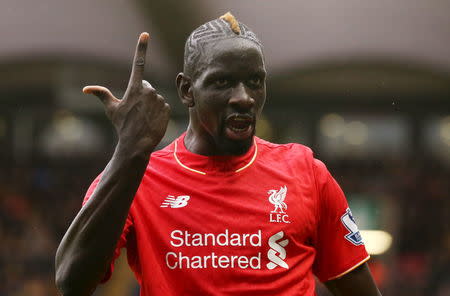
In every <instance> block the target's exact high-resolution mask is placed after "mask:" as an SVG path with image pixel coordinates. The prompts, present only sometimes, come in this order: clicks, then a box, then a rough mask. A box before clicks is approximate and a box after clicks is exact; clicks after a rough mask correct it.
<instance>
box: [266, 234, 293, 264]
mask: <svg viewBox="0 0 450 296" xmlns="http://www.w3.org/2000/svg"><path fill="white" fill-rule="evenodd" d="M283 237H284V233H283V231H280V232H278V233H275V234H274V235H272V236H271V237H270V238H269V246H270V249H269V251H267V258H268V259H269V260H270V261H271V262H269V263H267V265H266V266H267V268H268V269H274V268H275V267H277V266H281V267H283V268H286V269H288V268H289V265H287V263H286V262H284V259H286V250H285V249H284V247H286V246H287V245H288V244H289V240H288V239H285V240H282V241H279V240H280V239H282V238H283ZM277 241H279V242H277Z"/></svg>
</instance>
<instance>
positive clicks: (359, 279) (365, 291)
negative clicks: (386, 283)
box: [325, 263, 381, 296]
mask: <svg viewBox="0 0 450 296" xmlns="http://www.w3.org/2000/svg"><path fill="white" fill-rule="evenodd" d="M325 285H326V286H327V288H328V289H329V290H330V291H331V292H332V293H333V295H334V296H361V295H364V296H381V294H380V292H379V291H378V289H377V287H376V285H375V282H374V281H373V278H372V275H371V274H370V270H369V267H368V266H367V264H366V263H364V264H362V265H361V266H359V267H358V268H356V269H354V270H353V271H351V272H349V273H347V274H346V275H344V276H343V277H341V278H338V279H335V280H332V281H328V282H326V283H325Z"/></svg>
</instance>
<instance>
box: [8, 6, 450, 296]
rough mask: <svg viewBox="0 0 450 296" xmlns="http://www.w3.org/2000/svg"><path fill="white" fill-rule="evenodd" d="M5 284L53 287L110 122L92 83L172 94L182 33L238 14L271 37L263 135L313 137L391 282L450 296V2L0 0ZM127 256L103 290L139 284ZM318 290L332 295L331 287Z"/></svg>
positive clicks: (179, 119)
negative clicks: (141, 67)
mask: <svg viewBox="0 0 450 296" xmlns="http://www.w3.org/2000/svg"><path fill="white" fill-rule="evenodd" d="M0 8H1V9H0V36H1V43H0V106H1V108H0V151H1V153H0V169H1V171H0V175H1V177H0V295H5V296H22V295H34V296H41V295H46V296H48V295H57V292H56V289H55V287H54V280H53V279H54V255H55V252H56V248H57V245H58V243H59V241H60V240H61V238H62V236H63V234H64V232H65V231H66V229H67V228H68V226H69V224H70V222H71V220H72V219H73V218H74V217H75V215H76V213H77V211H78V210H79V209H80V205H81V201H82V197H83V196H84V193H85V191H86V190H87V188H88V186H89V184H90V182H91V181H92V180H93V178H94V177H95V176H96V175H97V174H98V173H99V172H100V171H101V170H102V169H103V168H104V166H105V165H106V163H107V161H108V160H109V158H110V156H111V154H112V151H113V149H114V145H115V140H116V139H115V135H114V133H113V129H112V128H111V125H110V123H109V122H108V120H107V119H106V116H105V115H104V112H103V109H102V105H101V103H100V102H99V101H98V100H97V99H96V98H95V97H93V96H86V95H83V94H82V93H81V88H82V87H83V86H84V85H87V84H100V85H104V86H107V87H109V88H110V89H112V90H113V91H114V93H115V94H116V95H117V96H119V97H120V96H121V95H122V94H123V92H124V91H125V88H126V85H127V82H128V77H129V71H130V62H131V59H132V56H133V53H134V48H135V44H136V40H137V37H138V35H139V33H140V32H142V31H147V32H149V33H150V36H151V40H150V45H149V50H148V63H147V70H146V79H147V80H149V81H150V82H151V83H152V84H153V86H154V87H155V88H156V89H157V90H158V91H159V92H160V93H161V94H162V95H163V96H165V98H166V99H167V101H168V102H169V103H170V105H171V106H172V110H173V111H172V116H171V122H170V125H169V128H168V131H167V134H166V137H165V138H164V140H163V143H162V144H161V146H164V145H165V144H167V143H169V142H170V141H171V140H172V139H174V138H175V137H177V136H178V135H179V134H180V133H182V132H183V131H184V129H185V128H186V123H187V112H186V110H185V109H184V108H183V106H182V105H181V103H180V102H179V100H178V97H177V94H176V91H175V87H174V85H175V83H174V81H175V75H176V74H177V73H178V72H180V71H181V70H182V59H183V47H184V41H185V39H186V38H187V36H188V34H189V33H190V32H191V31H192V30H193V29H195V28H196V27H197V26H199V25H201V24H202V23H204V22H206V21H208V20H211V19H213V18H216V17H218V16H220V15H222V14H224V13H225V12H227V11H231V12H232V13H233V14H234V15H235V16H236V17H237V18H238V19H239V20H241V21H242V22H244V23H246V24H247V25H248V26H249V27H250V28H252V29H253V30H254V31H255V32H256V34H257V35H258V36H259V38H260V39H261V41H262V43H263V45H264V53H265V57H266V63H267V69H268V72H269V77H268V82H267V85H268V102H267V105H266V108H265V111H264V118H263V120H261V122H260V123H259V126H258V133H259V136H261V137H263V138H265V139H267V140H271V141H274V142H278V143H287V142H298V143H302V144H305V145H308V146H310V147H311V148H313V150H314V151H315V153H316V157H317V158H319V159H321V160H323V161H324V162H325V163H326V164H327V166H328V168H329V169H330V171H331V172H332V174H333V175H334V176H335V178H336V179H337V180H338V182H339V183H340V184H341V186H342V187H343V190H344V191H345V192H346V194H347V196H348V199H349V203H350V206H351V208H352V211H353V214H354V216H355V217H356V219H357V222H358V224H359V227H360V229H362V230H363V237H364V238H365V240H366V243H367V248H368V249H369V251H370V253H371V254H372V260H371V261H370V266H371V269H372V272H373V274H374V277H375V279H376V281H377V283H378V285H379V287H380V288H381V290H382V292H383V293H384V295H397V296H403V295H405V296H406V295H408V296H421V295H436V296H444V295H446V296H448V295H450V218H449V212H450V185H449V184H450V172H449V171H450V17H449V12H450V2H449V1H442V0H430V1H421V0H397V1H388V0H379V1H360V0H348V1H332V0H323V1H298V0H279V1H242V0H230V1H207V0H192V1H175V0H166V1H148V0H128V1H126V0H116V1H107V0H78V1H57V0H42V1H38V2H36V1H31V0H2V2H1V4H0ZM138 290H139V288H138V286H137V285H136V282H135V281H134V279H133V276H132V275H131V273H130V271H129V269H128V267H127V264H126V260H124V259H123V258H121V259H120V260H119V263H118V267H117V268H116V271H115V273H114V275H113V279H112V280H111V281H110V282H108V283H107V284H106V285H103V286H101V287H99V289H98V290H97V292H96V294H95V295H97V296H102V295H113V296H115V295H138ZM318 293H319V295H321V296H324V295H328V292H327V291H326V290H324V288H323V286H320V285H319V287H318Z"/></svg>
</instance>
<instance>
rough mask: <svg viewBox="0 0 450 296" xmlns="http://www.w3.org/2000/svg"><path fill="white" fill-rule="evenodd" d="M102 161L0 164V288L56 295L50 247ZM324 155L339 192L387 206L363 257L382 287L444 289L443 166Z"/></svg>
mask: <svg viewBox="0 0 450 296" xmlns="http://www.w3.org/2000/svg"><path fill="white" fill-rule="evenodd" d="M106 162H107V155H105V156H101V157H97V158H96V159H85V160H79V159H61V160H58V161H55V160H53V161H46V160H45V161H44V160H43V161H41V162H39V161H34V162H33V166H26V165H23V166H20V167H17V166H11V167H5V166H4V167H2V171H1V174H2V175H1V178H0V180H1V181H0V182H1V183H0V242H1V243H0V279H1V280H0V295H2V296H25V295H26V296H29V295H33V296H41V295H42V296H44V295H45V296H48V295H57V290H56V288H55V286H54V257H55V252H56V248H57V246H58V244H59V241H60V240H61V238H62V236H63V234H64V233H65V231H66V229H67V228H68V226H69V224H70V222H71V220H72V219H73V218H74V216H75V215H76V213H77V211H78V210H79V208H80V204H81V201H82V198H83V195H84V192H85V191H86V189H87V187H88V186H89V184H90V182H91V180H92V179H93V178H94V177H95V176H96V175H97V174H98V173H99V172H100V171H101V170H102V168H103V167H104V166H105V165H106ZM325 162H326V163H327V164H328V167H329V169H330V171H331V172H332V174H333V175H334V176H335V178H336V179H337V180H338V182H339V183H340V184H341V186H342V187H343V188H344V191H345V192H346V193H351V192H369V193H371V194H370V196H373V197H376V198H379V199H381V200H382V201H383V202H384V203H386V204H388V205H389V208H391V209H392V213H393V220H392V226H391V227H392V230H393V236H394V244H393V247H392V248H391V249H390V250H389V251H388V252H387V253H385V254H383V255H379V256H373V259H372V260H371V269H372V272H373V274H374V277H375V278H376V280H377V282H378V284H379V286H380V288H381V290H382V291H383V292H384V295H396V296H422V295H427V296H428V295H435V296H445V295H450V223H449V222H450V219H449V209H450V196H449V195H450V182H449V180H450V171H449V166H448V165H445V164H442V163H441V162H440V161H438V160H433V159H419V158H416V159H414V160H409V161H406V160H403V161H399V160H390V159H385V160H371V161H369V160H365V161H361V160H360V161H356V160H351V159H348V160H342V159H341V160H339V161H338V160H333V159H330V160H325ZM39 163H40V165H39ZM130 293H131V292H130ZM133 294H134V293H133ZM319 294H320V295H327V293H326V292H325V291H319ZM130 295H132V294H130Z"/></svg>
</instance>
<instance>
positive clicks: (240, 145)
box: [216, 125, 255, 156]
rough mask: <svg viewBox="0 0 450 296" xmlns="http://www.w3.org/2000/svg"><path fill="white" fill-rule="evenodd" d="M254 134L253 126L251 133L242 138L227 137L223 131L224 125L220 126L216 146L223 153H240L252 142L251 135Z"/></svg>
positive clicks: (245, 150)
mask: <svg viewBox="0 0 450 296" xmlns="http://www.w3.org/2000/svg"><path fill="white" fill-rule="evenodd" d="M254 135H255V129H254V128H253V132H252V135H251V136H250V137H248V138H245V139H242V140H233V139H230V138H229V137H227V135H226V133H225V126H224V125H223V126H222V129H221V132H220V136H219V138H218V139H217V141H216V143H217V147H218V148H219V149H220V151H221V153H220V154H223V155H236V156H237V155H242V154H245V153H246V152H247V151H248V150H249V149H250V147H251V146H252V144H253V137H254Z"/></svg>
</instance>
